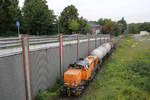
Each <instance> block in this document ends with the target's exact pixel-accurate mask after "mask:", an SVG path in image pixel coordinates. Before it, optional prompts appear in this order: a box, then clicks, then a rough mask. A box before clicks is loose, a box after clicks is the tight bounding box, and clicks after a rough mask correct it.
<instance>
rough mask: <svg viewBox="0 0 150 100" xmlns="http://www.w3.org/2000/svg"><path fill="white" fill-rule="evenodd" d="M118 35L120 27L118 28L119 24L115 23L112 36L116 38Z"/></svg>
mask: <svg viewBox="0 0 150 100" xmlns="http://www.w3.org/2000/svg"><path fill="white" fill-rule="evenodd" d="M120 33H121V26H120V24H118V23H115V26H114V35H115V36H118V35H119V34H120Z"/></svg>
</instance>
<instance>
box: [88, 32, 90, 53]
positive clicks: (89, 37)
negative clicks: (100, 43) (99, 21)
mask: <svg viewBox="0 0 150 100" xmlns="http://www.w3.org/2000/svg"><path fill="white" fill-rule="evenodd" d="M88 55H90V34H88Z"/></svg>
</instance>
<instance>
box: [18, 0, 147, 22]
mask: <svg viewBox="0 0 150 100" xmlns="http://www.w3.org/2000/svg"><path fill="white" fill-rule="evenodd" d="M19 1H20V3H19V5H20V6H21V7H22V6H23V2H24V0H19ZM47 4H48V6H49V8H50V9H53V10H54V12H55V14H59V13H60V12H61V11H62V10H63V9H64V8H65V7H66V6H68V5H71V4H73V5H75V6H76V8H77V9H78V12H79V15H80V16H83V17H84V18H86V19H88V20H98V19H99V18H111V19H112V20H114V21H117V20H119V19H121V17H124V18H125V19H126V20H127V22H128V23H132V22H135V23H136V22H150V0H47Z"/></svg>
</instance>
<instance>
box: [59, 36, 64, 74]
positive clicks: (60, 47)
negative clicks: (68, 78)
mask: <svg viewBox="0 0 150 100" xmlns="http://www.w3.org/2000/svg"><path fill="white" fill-rule="evenodd" d="M58 37H59V56H60V68H59V71H60V76H62V67H63V73H64V63H63V35H62V34H59V35H58Z"/></svg>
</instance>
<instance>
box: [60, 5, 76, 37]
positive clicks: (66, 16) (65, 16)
mask: <svg viewBox="0 0 150 100" xmlns="http://www.w3.org/2000/svg"><path fill="white" fill-rule="evenodd" d="M78 15H79V14H78V9H77V8H75V6H74V5H70V6H67V7H66V8H65V9H64V10H63V11H62V12H61V16H60V26H61V31H62V32H64V33H65V34H71V33H72V30H71V29H70V28H69V23H71V21H72V20H78Z"/></svg>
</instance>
